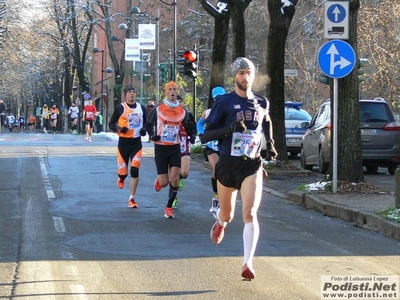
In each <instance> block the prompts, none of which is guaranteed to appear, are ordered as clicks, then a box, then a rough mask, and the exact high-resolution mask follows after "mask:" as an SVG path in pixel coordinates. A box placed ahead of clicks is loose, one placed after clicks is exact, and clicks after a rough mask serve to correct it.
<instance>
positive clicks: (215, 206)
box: [210, 197, 219, 214]
mask: <svg viewBox="0 0 400 300" xmlns="http://www.w3.org/2000/svg"><path fill="white" fill-rule="evenodd" d="M218 208H219V200H218V198H215V197H214V198H212V199H211V207H210V212H212V213H213V214H215V213H216V212H217V209H218Z"/></svg>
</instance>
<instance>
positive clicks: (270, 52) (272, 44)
mask: <svg viewBox="0 0 400 300" xmlns="http://www.w3.org/2000/svg"><path fill="white" fill-rule="evenodd" d="M282 2H284V4H283V5H282ZM296 4H297V0H291V1H281V0H268V10H269V16H270V25H269V32H268V46H267V74H268V75H269V76H270V79H271V81H270V84H269V85H268V87H267V98H268V99H269V101H270V111H271V119H272V123H273V125H274V140H275V145H276V148H277V151H278V153H279V156H278V159H280V160H283V161H287V159H288V157H287V150H286V131H285V80H284V66H285V47H286V38H287V35H288V32H289V27H290V24H291V21H292V18H293V15H294V13H295V6H296Z"/></svg>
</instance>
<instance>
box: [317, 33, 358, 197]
mask: <svg viewBox="0 0 400 300" xmlns="http://www.w3.org/2000/svg"><path fill="white" fill-rule="evenodd" d="M355 60H356V55H355V52H354V50H353V48H352V47H351V46H350V45H349V44H348V43H346V42H344V41H341V40H332V41H329V42H327V43H325V44H324V45H323V46H322V47H321V48H320V50H319V53H318V64H319V67H320V69H321V70H322V72H324V74H325V75H327V76H328V77H331V78H333V79H334V80H333V101H331V104H332V108H333V128H332V130H333V136H332V139H333V140H332V148H333V149H332V156H333V157H332V175H333V178H332V180H333V192H334V193H336V192H337V152H338V151H337V146H338V118H339V116H338V111H339V109H338V102H339V101H338V78H343V77H345V76H347V75H348V74H349V73H350V72H351V71H352V70H353V68H354V65H355ZM331 100H332V99H331Z"/></svg>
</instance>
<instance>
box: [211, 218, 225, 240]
mask: <svg viewBox="0 0 400 300" xmlns="http://www.w3.org/2000/svg"><path fill="white" fill-rule="evenodd" d="M224 229H225V226H222V225H221V224H219V221H218V219H217V220H216V221H215V223H214V225H213V227H212V228H211V232H210V238H211V241H212V242H213V243H214V244H219V243H221V241H222V239H223V238H224Z"/></svg>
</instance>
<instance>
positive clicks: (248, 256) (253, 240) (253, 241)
mask: <svg viewBox="0 0 400 300" xmlns="http://www.w3.org/2000/svg"><path fill="white" fill-rule="evenodd" d="M259 236H260V227H259V225H258V220H254V219H253V222H252V223H245V224H244V228H243V249H244V257H243V265H244V264H248V265H249V266H250V267H252V265H253V258H254V252H255V251H256V246H257V242H258V237H259Z"/></svg>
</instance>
